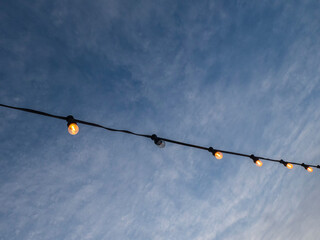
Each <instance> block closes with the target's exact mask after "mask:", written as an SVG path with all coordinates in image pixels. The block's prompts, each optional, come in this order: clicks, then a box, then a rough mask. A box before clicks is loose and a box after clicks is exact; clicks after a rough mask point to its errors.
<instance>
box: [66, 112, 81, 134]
mask: <svg viewBox="0 0 320 240" xmlns="http://www.w3.org/2000/svg"><path fill="white" fill-rule="evenodd" d="M67 122H68V123H67V126H68V132H69V133H70V134H71V135H76V134H77V133H78V132H79V126H78V125H77V123H76V121H75V120H74V118H73V116H71V115H69V116H68V117H67Z"/></svg>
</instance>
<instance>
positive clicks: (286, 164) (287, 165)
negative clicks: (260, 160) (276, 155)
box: [280, 159, 293, 169]
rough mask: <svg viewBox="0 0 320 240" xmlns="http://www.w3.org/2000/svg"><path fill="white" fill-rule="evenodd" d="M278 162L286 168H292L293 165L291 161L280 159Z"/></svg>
mask: <svg viewBox="0 0 320 240" xmlns="http://www.w3.org/2000/svg"><path fill="white" fill-rule="evenodd" d="M280 163H282V164H283V165H284V166H285V167H287V168H288V169H292V168H293V165H292V164H291V163H288V162H286V161H283V160H282V159H281V160H280Z"/></svg>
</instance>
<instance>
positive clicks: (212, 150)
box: [208, 147, 223, 159]
mask: <svg viewBox="0 0 320 240" xmlns="http://www.w3.org/2000/svg"><path fill="white" fill-rule="evenodd" d="M208 151H209V152H211V153H212V155H213V156H215V158H216V159H222V158H223V154H222V152H219V151H218V150H216V149H213V147H209V149H208Z"/></svg>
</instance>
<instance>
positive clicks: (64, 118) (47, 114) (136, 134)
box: [0, 103, 320, 168]
mask: <svg viewBox="0 0 320 240" xmlns="http://www.w3.org/2000/svg"><path fill="white" fill-rule="evenodd" d="M0 106H1V107H5V108H11V109H15V110H19V111H24V112H29V113H33V114H39V115H42V116H46V117H52V118H57V119H62V120H65V121H67V117H63V116H58V115H53V114H49V113H45V112H41V111H37V110H33V109H29V108H20V107H13V106H9V105H5V104H1V103H0ZM74 121H75V122H77V123H81V124H84V125H88V126H92V127H98V128H102V129H105V130H108V131H112V132H122V133H126V134H131V135H135V136H139V137H145V138H150V139H152V135H147V134H140V133H135V132H131V131H128V130H121V129H114V128H109V127H105V126H102V125H99V124H97V123H92V122H87V121H83V120H80V119H74ZM157 138H158V139H161V140H163V141H166V142H170V143H174V144H178V145H182V146H186V147H192V148H197V149H201V150H206V151H209V152H212V151H214V152H216V151H218V152H222V153H225V154H230V155H236V156H240V157H247V158H250V159H252V158H253V157H254V159H261V160H265V161H270V162H278V163H281V164H283V163H291V164H293V165H299V166H302V167H315V168H320V166H319V165H309V164H304V163H296V162H287V161H283V160H281V159H280V160H277V159H271V158H265V157H259V156H254V155H249V154H244V153H238V152H231V151H225V150H220V149H213V148H212V147H203V146H199V145H194V144H190V143H185V142H180V141H176V140H172V139H168V138H161V137H157ZM212 153H213V152H212Z"/></svg>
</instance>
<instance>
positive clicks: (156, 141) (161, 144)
mask: <svg viewBox="0 0 320 240" xmlns="http://www.w3.org/2000/svg"><path fill="white" fill-rule="evenodd" d="M151 139H152V140H153V141H154V144H156V145H157V146H158V147H159V148H164V147H165V146H166V142H165V141H163V140H162V139H161V138H158V137H157V135H155V134H153V135H152V136H151Z"/></svg>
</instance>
